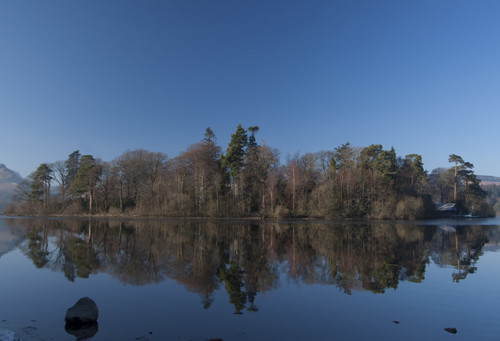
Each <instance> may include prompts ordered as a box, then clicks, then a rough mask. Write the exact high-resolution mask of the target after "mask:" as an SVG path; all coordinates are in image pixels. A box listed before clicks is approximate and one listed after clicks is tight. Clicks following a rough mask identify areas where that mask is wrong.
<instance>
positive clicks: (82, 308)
mask: <svg viewBox="0 0 500 341" xmlns="http://www.w3.org/2000/svg"><path fill="white" fill-rule="evenodd" d="M98 316H99V312H98V310H97V304H95V302H94V301H92V300H91V299H90V298H88V297H82V298H80V299H79V300H78V301H77V302H76V303H75V305H74V306H72V307H71V308H69V309H68V310H67V311H66V316H65V317H64V320H65V321H66V323H71V324H76V325H78V324H85V323H93V322H96V321H97V317H98Z"/></svg>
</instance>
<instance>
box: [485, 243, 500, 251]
mask: <svg viewBox="0 0 500 341" xmlns="http://www.w3.org/2000/svg"><path fill="white" fill-rule="evenodd" d="M483 251H491V252H496V251H500V244H496V243H486V244H484V246H483Z"/></svg>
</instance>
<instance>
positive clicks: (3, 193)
mask: <svg viewBox="0 0 500 341" xmlns="http://www.w3.org/2000/svg"><path fill="white" fill-rule="evenodd" d="M21 181H23V177H22V176H21V175H20V174H19V173H18V172H15V171H13V170H11V169H9V168H7V166H5V165H4V164H3V163H0V212H2V211H3V209H4V208H5V207H6V206H7V204H8V203H9V201H10V199H11V198H12V195H13V194H14V189H15V188H16V186H17V184H18V183H20V182H21Z"/></svg>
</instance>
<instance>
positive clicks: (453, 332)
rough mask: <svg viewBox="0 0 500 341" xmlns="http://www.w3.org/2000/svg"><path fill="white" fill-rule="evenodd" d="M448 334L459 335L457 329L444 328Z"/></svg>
mask: <svg viewBox="0 0 500 341" xmlns="http://www.w3.org/2000/svg"><path fill="white" fill-rule="evenodd" d="M444 330H446V331H447V332H448V333H451V334H456V333H457V328H444Z"/></svg>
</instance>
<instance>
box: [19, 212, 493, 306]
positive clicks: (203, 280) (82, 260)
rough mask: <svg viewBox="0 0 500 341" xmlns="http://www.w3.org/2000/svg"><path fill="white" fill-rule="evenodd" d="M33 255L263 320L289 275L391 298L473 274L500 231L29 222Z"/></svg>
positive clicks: (56, 265)
mask: <svg viewBox="0 0 500 341" xmlns="http://www.w3.org/2000/svg"><path fill="white" fill-rule="evenodd" d="M18 225H24V226H23V228H26V229H27V233H26V236H27V241H26V243H25V253H26V254H27V255H28V256H29V257H30V258H31V259H32V260H33V263H34V264H35V265H36V266H37V267H50V268H52V269H55V270H59V271H62V272H63V273H64V275H65V277H66V278H68V280H70V281H74V280H75V279H76V278H78V277H84V278H85V277H88V276H90V275H91V274H92V273H95V272H107V273H109V274H111V275H112V276H114V277H115V278H118V279H119V280H120V281H123V282H125V283H128V284H132V285H144V284H149V283H157V282H160V281H162V280H164V279H165V278H166V277H168V278H171V279H174V280H176V281H177V282H179V283H181V284H182V285H183V286H184V287H185V288H186V289H187V290H189V291H191V292H193V293H196V294H198V295H199V296H200V298H201V303H202V305H203V306H204V308H206V309H208V308H209V307H210V305H211V304H212V302H213V297H214V292H215V291H217V290H218V289H219V287H220V286H223V288H224V290H225V291H226V292H227V294H228V298H229V302H230V303H231V304H232V305H233V307H234V311H235V313H242V312H243V311H244V310H245V309H246V310H247V311H252V312H256V311H258V304H257V302H256V299H257V298H258V296H259V294H262V293H264V292H265V291H268V290H272V289H273V288H276V287H277V286H278V285H279V281H278V279H279V276H280V273H281V272H284V273H285V274H286V276H287V277H288V279H290V280H292V281H295V282H297V283H307V284H312V283H320V284H325V285H334V286H337V287H338V288H339V290H341V291H343V292H345V293H347V294H352V293H353V292H355V291H357V290H369V291H371V292H373V293H384V292H385V291H386V290H388V289H394V290H395V289H396V288H397V287H398V285H399V282H400V281H411V282H415V283H419V282H422V281H423V280H424V279H425V270H426V266H427V264H428V263H429V261H430V260H432V261H433V262H434V263H436V264H438V265H440V266H450V267H453V268H454V269H455V273H454V274H453V280H455V281H459V280H462V279H464V278H466V277H467V275H468V274H471V273H474V272H475V270H476V263H477V260H478V259H479V257H480V256H481V254H482V247H483V245H484V244H485V243H486V242H488V240H489V239H490V238H494V239H495V240H499V239H500V238H499V236H500V233H499V231H498V229H496V228H495V229H493V230H492V229H491V228H484V227H477V226H476V227H474V226H464V227H450V228H446V229H443V228H436V227H418V226H414V225H398V224H373V225H369V224H326V223H324V224H298V223H295V224H263V225H257V224H248V223H239V224H230V223H227V222H224V223H222V222H221V223H215V222H175V223H173V222H161V221H153V220H151V221H104V220H103V221H99V220H89V221H81V220H71V221H62V220H44V221H35V220H26V221H19V223H18Z"/></svg>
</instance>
